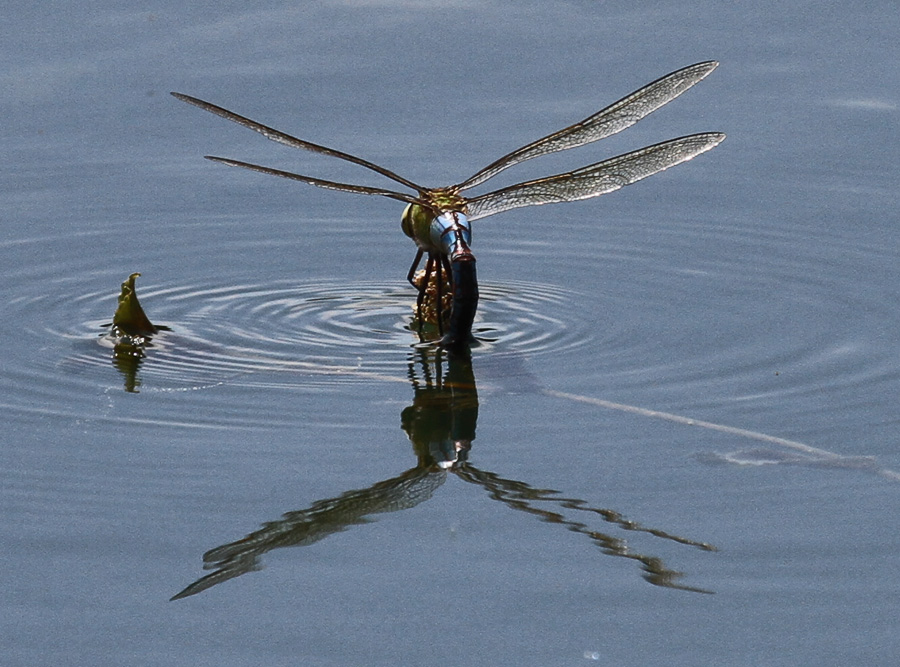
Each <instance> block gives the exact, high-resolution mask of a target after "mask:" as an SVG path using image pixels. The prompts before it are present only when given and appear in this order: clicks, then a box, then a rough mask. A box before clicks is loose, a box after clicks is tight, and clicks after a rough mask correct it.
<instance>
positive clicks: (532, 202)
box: [172, 61, 725, 350]
mask: <svg viewBox="0 0 900 667" xmlns="http://www.w3.org/2000/svg"><path fill="white" fill-rule="evenodd" d="M717 66H718V63H717V62H715V61H707V62H701V63H697V64H695V65H690V66H688V67H684V68H682V69H679V70H677V71H675V72H672V73H670V74H667V75H666V76H663V77H661V78H659V79H657V80H656V81H653V82H652V83H649V84H647V85H646V86H644V87H642V88H640V89H639V90H637V91H635V92H633V93H631V94H630V95H627V96H626V97H624V98H622V99H621V100H619V101H618V102H615V103H613V104H611V105H610V106H608V107H606V108H604V109H602V110H601V111H598V112H597V113H595V114H593V115H591V116H588V117H587V118H585V119H584V120H582V121H580V122H577V123H575V124H573V125H569V126H568V127H566V128H563V129H562V130H559V131H557V132H554V133H552V134H549V135H547V136H545V137H542V138H541V139H538V140H536V141H533V142H531V143H529V144H527V145H525V146H522V147H521V148H517V149H516V150H514V151H512V152H511V153H507V154H506V155H504V156H503V157H501V158H499V159H497V160H495V161H494V162H492V163H491V164H489V165H488V166H486V167H484V168H483V169H481V170H479V171H478V172H476V173H475V174H474V175H472V176H470V177H469V178H467V179H466V180H464V181H462V182H461V183H458V184H456V185H450V186H446V187H436V188H428V187H424V186H421V185H419V184H417V183H415V182H413V181H411V180H409V179H407V178H404V177H402V176H400V175H398V174H396V173H394V172H393V171H391V170H390V169H386V168H385V167H381V166H379V165H377V164H374V163H373V162H369V161H368V160H364V159H363V158H360V157H356V156H355V155H350V154H349V153H344V152H342V151H339V150H336V149H334V148H328V147H326V146H321V145H319V144H314V143H312V142H309V141H305V140H303V139H298V138H297V137H294V136H291V135H289V134H286V133H284V132H281V131H280V130H276V129H274V128H272V127H269V126H267V125H263V124H262V123H258V122H256V121H254V120H251V119H249V118H247V117H245V116H241V115H239V114H237V113H235V112H233V111H229V110H228V109H225V108H223V107H220V106H218V105H215V104H212V103H211V102H206V101H204V100H201V99H199V98H196V97H191V96H190V95H184V94H182V93H174V92H173V93H172V95H174V96H175V97H176V98H178V99H179V100H182V101H183V102H187V103H188V104H192V105H194V106H196V107H199V108H201V109H204V110H206V111H209V112H211V113H214V114H216V115H218V116H221V117H222V118H226V119H227V120H230V121H233V122H235V123H238V124H239V125H243V126H244V127H247V128H249V129H251V130H254V131H256V132H259V133H260V134H262V135H263V136H264V137H266V138H268V139H271V140H272V141H276V142H278V143H280V144H284V145H287V146H291V147H293V148H299V149H303V150H307V151H312V152H314V153H319V154H321V155H328V156H331V157H335V158H338V159H341V160H345V161H347V162H351V163H353V164H356V165H359V166H361V167H364V168H366V169H369V170H371V171H374V172H376V173H378V174H380V175H381V176H384V177H386V178H388V179H390V180H391V181H394V182H395V183H398V184H400V185H402V186H404V187H406V188H408V189H410V190H412V191H413V192H412V193H407V192H399V191H396V190H389V189H385V188H378V187H369V186H365V185H353V184H350V183H340V182H337V181H329V180H324V179H321V178H314V177H312V176H304V175H301V174H296V173H293V172H290V171H282V170H280V169H274V168H272V167H265V166H262V165H258V164H252V163H249V162H242V161H240V160H235V159H232V158H225V157H217V156H213V155H207V156H205V157H206V158H207V159H209V160H213V161H214V162H219V163H222V164H225V165H228V166H232V167H241V168H244V169H250V170H252V171H256V172H260V173H263V174H269V175H271V176H279V177H281V178H287V179H290V180H294V181H299V182H302V183H307V184H309V185H315V186H318V187H321V188H327V189H330V190H339V191H341V192H351V193H354V194H363V195H378V196H382V197H388V198H390V199H394V200H397V201H401V202H404V203H406V208H405V209H404V211H403V214H402V217H401V228H402V230H403V232H404V233H405V234H406V236H408V237H410V238H411V239H412V240H413V241H414V242H415V244H416V255H415V259H414V260H413V263H412V266H411V267H410V269H409V272H408V274H407V280H408V281H409V282H410V283H411V284H412V285H413V287H416V289H417V290H418V297H417V299H416V316H417V320H418V325H419V333H420V336H421V333H422V324H423V321H424V316H423V304H424V303H425V301H426V293H427V290H428V287H429V285H430V284H432V281H433V283H434V284H435V285H436V291H437V296H436V301H435V303H436V304H437V309H438V317H437V325H438V333H439V336H440V340H439V343H440V345H441V346H443V347H445V348H449V349H456V350H459V349H467V348H468V346H469V344H470V343H471V342H472V340H473V336H472V325H473V323H474V320H475V315H476V311H477V308H478V280H477V276H476V271H475V255H474V254H473V253H472V249H471V244H472V225H471V223H472V222H473V221H474V220H479V219H481V218H486V217H488V216H491V215H496V214H497V213H502V212H504V211H509V210H511V209H515V208H519V207H522V206H540V205H543V204H553V203H558V202H570V201H578V200H582V199H589V198H591V197H597V196H599V195H603V194H607V193H609V192H613V191H615V190H618V189H620V188H622V187H624V186H626V185H630V184H631V183H635V182H637V181H640V180H642V179H644V178H647V177H648V176H652V175H653V174H656V173H658V172H660V171H663V170H664V169H668V168H669V167H673V166H675V165H677V164H680V163H682V162H685V161H687V160H690V159H691V158H693V157H696V156H697V155H699V154H701V153H704V152H706V151H708V150H710V149H711V148H713V147H714V146H716V145H718V144H719V143H721V142H722V141H723V140H724V139H725V135H724V134H723V133H721V132H703V133H700V134H691V135H688V136H684V137H679V138H677V139H671V140H669V141H663V142H661V143H658V144H654V145H652V146H646V147H644V148H640V149H638V150H635V151H632V152H629V153H624V154H622V155H618V156H616V157H613V158H610V159H607V160H603V161H601V162H596V163H594V164H590V165H588V166H586V167H581V168H580V169H575V170H574V171H568V172H565V173H561V174H555V175H552V176H546V177H544V178H538V179H535V180H529V181H525V182H522V183H517V184H515V185H510V186H507V187H504V188H500V189H499V190H493V191H491V192H487V193H485V194H480V195H475V196H468V195H467V194H464V193H465V192H466V191H468V190H470V189H472V188H475V187H477V186H479V185H482V184H483V183H485V182H486V181H487V180H488V179H490V178H493V177H494V176H496V175H497V174H499V173H500V172H502V171H504V170H506V169H509V168H510V167H512V166H514V165H516V164H519V163H521V162H524V161H525V160H531V159H532V158H536V157H540V156H542V155H547V154H549V153H555V152H557V151H562V150H568V149H570V148H576V147H578V146H583V145H585V144H589V143H592V142H594V141H598V140H600V139H604V138H606V137H608V136H610V135H612V134H615V133H617V132H621V131H622V130H624V129H626V128H628V127H630V126H632V125H634V124H635V123H637V122H638V121H639V120H641V119H642V118H644V117H645V116H647V115H648V114H650V113H652V112H653V111H655V110H656V109H659V108H660V107H661V106H663V105H665V104H667V103H669V102H671V101H672V100H673V99H675V98H676V97H678V96H679V95H681V94H682V93H683V92H685V91H686V90H688V89H689V88H691V87H692V86H694V85H695V84H697V83H698V82H700V81H701V80H703V79H704V78H706V77H707V76H708V75H709V74H710V73H711V72H712V71H713V70H714V69H715V68H716V67H717ZM423 256H427V259H426V262H425V266H424V274H422V273H421V272H419V273H418V274H417V272H418V271H419V266H420V264H421V262H422V258H423ZM445 284H446V285H447V286H448V287H445ZM446 289H449V297H450V298H449V308H445V306H444V303H445V301H447V299H444V295H445V292H444V291H443V290H446ZM447 310H449V312H447ZM445 323H446V327H445ZM445 328H446V331H444V329H445Z"/></svg>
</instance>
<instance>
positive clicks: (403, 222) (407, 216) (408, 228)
mask: <svg viewBox="0 0 900 667" xmlns="http://www.w3.org/2000/svg"><path fill="white" fill-rule="evenodd" d="M413 206H415V204H407V205H406V208H405V209H403V216H402V217H401V218H400V229H402V230H403V233H404V234H406V235H407V236H408V237H409V238H415V236H414V235H413V221H412V217H413V211H412V208H413Z"/></svg>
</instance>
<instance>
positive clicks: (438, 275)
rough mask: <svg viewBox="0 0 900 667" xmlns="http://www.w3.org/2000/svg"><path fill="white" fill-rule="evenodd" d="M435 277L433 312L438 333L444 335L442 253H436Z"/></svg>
mask: <svg viewBox="0 0 900 667" xmlns="http://www.w3.org/2000/svg"><path fill="white" fill-rule="evenodd" d="M434 266H435V271H434V274H435V279H436V280H437V283H436V289H435V293H436V294H437V299H436V300H435V302H434V314H435V317H437V325H438V335H439V336H442V337H443V335H444V271H443V269H444V255H438V256H437V258H436V260H435V262H434Z"/></svg>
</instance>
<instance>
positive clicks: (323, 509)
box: [172, 349, 715, 600]
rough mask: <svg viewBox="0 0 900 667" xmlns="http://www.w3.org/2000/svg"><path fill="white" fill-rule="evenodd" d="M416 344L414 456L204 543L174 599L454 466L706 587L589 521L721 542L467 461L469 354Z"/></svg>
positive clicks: (411, 495)
mask: <svg viewBox="0 0 900 667" xmlns="http://www.w3.org/2000/svg"><path fill="white" fill-rule="evenodd" d="M415 354H416V355H418V356H417V357H415V358H413V359H411V360H410V363H409V378H410V380H411V382H412V385H413V389H414V397H413V402H412V404H411V405H410V406H408V407H407V408H405V409H404V410H403V412H402V413H401V425H402V428H403V430H404V431H406V433H407V435H408V437H409V439H410V441H411V442H412V444H413V449H414V451H415V454H416V458H417V463H416V465H415V466H414V467H412V468H410V469H409V470H406V471H405V472H403V473H401V474H399V475H397V476H396V477H392V478H390V479H386V480H384V481H381V482H378V483H376V484H373V485H372V486H370V487H368V488H365V489H357V490H353V491H347V492H345V493H342V494H340V495H338V496H336V497H334V498H328V499H324V500H319V501H316V502H314V503H312V504H311V505H310V506H309V507H307V508H305V509H301V510H296V511H292V512H286V513H285V514H283V515H282V517H281V518H280V519H277V520H274V521H268V522H266V523H265V524H263V527H262V528H260V529H259V530H256V531H254V532H252V533H250V534H248V535H247V536H246V537H243V538H241V539H239V540H236V541H234V542H229V543H228V544H223V545H222V546H219V547H216V548H214V549H211V550H209V551H207V552H206V553H205V554H204V555H203V568H204V569H205V570H211V572H210V574H207V575H206V576H204V577H201V578H200V579H198V580H197V581H195V582H194V583H192V584H190V585H189V586H187V587H186V588H185V589H184V590H182V591H180V592H179V593H177V594H176V595H175V596H173V598H172V599H173V600H178V599H181V598H186V597H189V596H191V595H196V594H197V593H200V592H202V591H205V590H207V589H208V588H211V587H212V586H215V585H218V584H221V583H223V582H225V581H228V580H229V579H234V578H235V577H239V576H241V575H243V574H246V573H247V572H251V571H254V570H259V569H261V565H260V559H261V557H262V555H263V554H265V553H266V552H269V551H272V550H273V549H278V548H282V547H299V546H308V545H310V544H314V543H316V542H319V541H320V540H323V539H325V538H326V537H328V536H329V535H333V534H334V533H338V532H342V531H345V530H347V529H348V528H350V527H351V526H355V525H361V524H365V523H370V522H371V521H372V520H373V518H374V517H375V515H378V514H383V513H386V512H398V511H400V510H404V509H409V508H412V507H415V506H416V505H419V504H420V503H422V502H425V501H426V500H428V499H430V498H431V497H432V496H433V495H434V493H435V491H436V490H437V489H438V487H440V486H441V485H442V484H444V483H445V482H446V480H447V478H448V476H449V475H454V476H455V477H457V478H459V479H461V480H463V481H465V482H468V483H471V484H474V485H476V486H479V487H481V488H482V489H484V490H485V491H486V492H487V493H488V495H489V497H490V498H492V499H494V500H498V501H500V502H501V503H502V504H503V505H505V506H506V507H508V508H510V509H514V510H517V511H520V512H525V513H526V514H530V515H532V516H535V517H537V518H538V519H540V520H541V521H545V522H547V523H550V524H553V525H558V526H560V527H562V528H564V529H565V530H567V531H571V532H574V533H577V534H579V535H582V536H584V537H585V538H587V539H588V540H589V541H590V542H591V543H592V544H594V545H595V546H596V547H598V548H599V549H600V550H601V551H602V552H603V553H605V554H607V555H610V556H616V557H619V558H625V559H631V560H634V561H635V562H637V563H638V565H639V566H640V569H641V573H642V576H643V577H644V579H646V580H647V581H648V582H650V583H651V584H654V585H656V586H664V587H668V588H678V589H681V590H686V591H692V592H698V593H708V592H710V591H706V590H703V589H701V588H696V587H693V586H688V585H685V584H683V583H681V582H680V579H681V577H682V576H683V575H682V573H681V572H678V571H676V570H673V569H671V568H669V567H667V566H666V564H665V563H664V562H663V560H662V559H661V558H659V557H657V556H653V555H650V554H644V553H639V552H637V551H634V550H632V549H631V548H630V547H629V545H628V544H627V542H626V539H625V538H624V537H622V536H617V535H614V534H611V533H610V532H603V531H600V530H597V529H595V528H592V527H590V526H589V525H588V523H587V521H589V520H592V519H595V520H599V521H600V522H601V523H604V524H607V525H608V526H609V527H610V528H611V529H613V530H621V531H624V532H626V533H628V532H638V533H645V534H649V535H652V536H654V537H657V538H661V539H663V540H667V541H670V542H676V543H678V544H683V545H687V546H691V547H696V548H699V549H703V550H706V551H714V550H715V548H714V547H712V546H711V545H709V544H706V543H704V542H697V541H694V540H690V539H687V538H684V537H679V536H677V535H673V534H671V533H668V532H665V531H663V530H659V529H655V528H648V527H645V526H642V525H640V524H639V523H637V522H635V521H632V520H630V519H627V518H625V517H624V516H622V515H621V514H620V513H619V512H616V511H615V510H611V509H606V508H599V507H593V506H591V505H589V504H588V503H587V502H586V501H584V500H581V499H579V498H572V497H565V496H562V495H561V494H560V493H559V492H558V491H555V490H551V489H544V488H539V487H535V486H532V485H530V484H528V483H526V482H523V481H519V480H514V479H509V478H504V477H502V476H500V475H498V474H496V473H493V472H489V471H486V470H481V469H479V468H477V467H476V466H474V465H472V464H471V463H469V461H468V456H469V452H470V450H471V447H472V441H473V440H475V429H476V426H477V421H478V392H477V388H476V385H475V375H474V372H473V369H472V363H471V359H470V358H469V357H468V355H457V354H454V353H449V355H448V356H447V358H443V357H442V355H443V352H442V351H440V350H425V349H420V350H417V351H416V352H415ZM576 516H577V517H581V520H578V519H576V518H575V517H576Z"/></svg>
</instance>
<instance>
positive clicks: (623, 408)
mask: <svg viewBox="0 0 900 667" xmlns="http://www.w3.org/2000/svg"><path fill="white" fill-rule="evenodd" d="M541 393H543V394H545V395H547V396H553V397H555V398H564V399H566V400H569V401H575V402H578V403H587V404H588V405H596V406H597V407H601V408H606V409H607V410H618V411H620V412H629V413H631V414H635V415H641V416H642V417H650V418H652V419H663V420H665V421H670V422H675V423H676V424H684V425H685V426H699V427H700V428H706V429H710V430H712V431H719V432H720V433H728V434H730V435H737V436H740V437H742V438H749V439H751V440H760V441H762V442H770V443H772V444H775V445H781V446H782V447H787V448H789V449H793V450H795V451H798V452H802V453H803V454H807V455H809V456H816V457H819V458H824V459H828V460H831V461H841V460H844V459H846V458H847V457H845V456H841V455H840V454H835V453H834V452H829V451H827V450H825V449H819V448H818V447H812V446H810V445H807V444H805V443H802V442H798V441H796V440H788V439H786V438H779V437H778V436H774V435H768V434H766V433H759V432H758V431H751V430H749V429H745V428H737V427H735V426H726V425H725V424H716V423H714V422H708V421H703V420H701V419H692V418H690V417H683V416H682V415H676V414H673V413H671V412H660V411H659V410H649V409H647V408H641V407H638V406H636V405H627V404H625V403H615V402H613V401H606V400H603V399H602V398H593V397H591V396H582V395H580V394H570V393H567V392H564V391H556V390H555V389H541ZM873 472H874V473H875V474H877V475H879V476H881V477H884V478H885V479H889V480H892V481H895V482H898V481H900V473H898V472H895V471H893V470H890V469H888V468H874V470H873Z"/></svg>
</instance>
